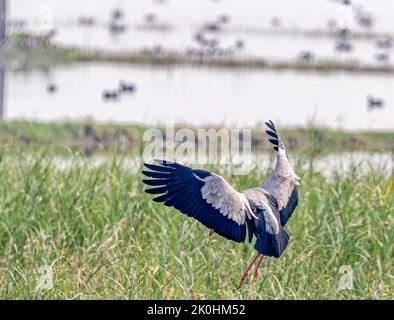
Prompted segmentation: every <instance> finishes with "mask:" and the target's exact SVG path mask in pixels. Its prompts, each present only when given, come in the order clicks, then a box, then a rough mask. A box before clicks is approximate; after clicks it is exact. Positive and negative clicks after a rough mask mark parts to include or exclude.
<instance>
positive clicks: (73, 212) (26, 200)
mask: <svg viewBox="0 0 394 320" xmlns="http://www.w3.org/2000/svg"><path fill="white" fill-rule="evenodd" d="M72 157H73V158H72V159H75V160H77V158H78V157H77V156H75V155H73V156H72ZM0 159H1V162H0V178H1V181H2V183H1V185H0V196H1V198H0V199H1V201H0V298H5V299H20V298H23V299H35V298H40V299H44V298H46V299H60V298H64V299H94V298H99V299H110V298H116V299H118V298H119V299H191V298H195V299H208V298H211V299H219V298H220V299H241V298H245V299H279V298H281V299H282V298H283V299H295V298H298V299H336V298H338V299H342V298H345V299H350V298H355V299H393V298H394V296H393V292H394V276H393V266H394V259H393V249H394V232H393V230H394V218H393V214H394V197H393V195H392V193H391V195H388V196H386V198H385V197H384V194H385V192H386V190H387V186H388V185H389V180H390V177H389V176H388V175H387V173H385V172H384V171H383V170H380V169H373V168H371V172H370V173H369V174H368V175H364V176H362V175H360V174H359V173H358V170H357V167H355V168H354V170H352V171H351V172H348V173H344V172H338V173H334V174H333V175H332V177H331V178H330V179H328V178H324V177H323V176H321V175H320V174H319V173H317V172H310V171H303V170H301V169H300V168H297V169H296V171H297V173H298V174H299V175H300V176H301V177H302V182H301V186H300V199H301V200H300V204H299V207H298V209H297V210H296V212H295V213H294V215H293V217H292V219H291V220H290V221H289V223H288V225H287V226H286V229H287V231H288V233H289V234H290V237H291V238H290V244H289V247H288V249H287V250H286V251H285V253H284V255H283V256H282V257H281V258H280V259H278V260H276V259H270V258H267V259H266V260H265V261H264V263H263V267H262V273H261V277H260V279H259V280H258V282H256V283H255V284H251V283H250V282H249V283H248V284H247V285H246V286H245V287H244V288H243V289H242V290H240V289H238V288H237V285H238V282H239V279H240V276H241V274H242V271H243V269H244V268H245V267H246V266H247V263H248V262H249V260H250V259H251V258H252V256H253V255H254V254H255V251H254V249H253V244H236V243H233V242H231V241H228V240H225V239H224V238H221V237H219V236H217V235H215V236H213V237H212V238H208V230H207V229H206V228H205V227H203V226H202V225H200V224H199V223H198V222H196V221H194V220H192V219H189V218H187V217H185V216H184V215H182V214H181V213H179V212H177V211H176V210H174V209H171V208H167V207H164V206H162V205H160V204H156V203H153V202H152V201H150V196H148V195H147V194H145V193H144V192H143V189H144V187H143V184H142V182H141V175H140V174H139V173H137V174H135V173H132V172H131V171H130V170H128V169H126V168H124V166H122V165H121V162H120V158H118V157H116V156H114V157H113V159H112V160H110V161H107V162H106V163H105V164H103V165H101V166H99V167H92V166H89V165H84V164H80V162H78V163H79V165H75V166H72V167H71V169H67V170H59V169H58V168H57V166H56V161H55V160H56V159H55V158H53V157H52V156H51V155H50V154H48V153H46V152H45V151H42V150H41V151H37V152H36V153H35V154H34V155H32V154H31V153H26V152H19V151H15V150H11V149H3V150H2V152H1V153H0ZM302 161H303V160H302V159H300V161H299V163H300V164H301V163H302ZM266 174H268V173H266V172H264V173H263V174H261V173H260V172H257V171H256V172H252V173H251V174H249V175H248V176H233V177H230V176H228V175H226V177H227V178H228V179H229V180H230V181H231V183H232V184H234V185H235V187H236V188H237V189H239V190H240V189H243V188H247V187H251V186H255V185H257V184H258V183H260V182H261V181H262V180H263V179H264V178H265V177H266ZM45 264H47V265H50V266H51V267H52V270H53V288H52V289H50V290H41V291H36V286H37V283H38V279H39V277H40V273H39V268H40V266H42V265H45ZM343 265H349V266H351V267H352V269H353V273H354V288H353V290H347V291H340V290H338V281H339V279H340V277H341V275H342V274H341V273H340V272H339V269H340V267H341V266H343Z"/></svg>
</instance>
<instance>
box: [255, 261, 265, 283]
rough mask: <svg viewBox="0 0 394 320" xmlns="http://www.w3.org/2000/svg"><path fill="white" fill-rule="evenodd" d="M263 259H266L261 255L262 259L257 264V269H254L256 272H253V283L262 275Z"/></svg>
mask: <svg viewBox="0 0 394 320" xmlns="http://www.w3.org/2000/svg"><path fill="white" fill-rule="evenodd" d="M263 259H264V256H261V257H260V261H259V263H258V264H257V267H256V269H254V274H253V281H252V283H255V282H256V281H257V278H258V277H259V276H260V267H261V264H262V263H263Z"/></svg>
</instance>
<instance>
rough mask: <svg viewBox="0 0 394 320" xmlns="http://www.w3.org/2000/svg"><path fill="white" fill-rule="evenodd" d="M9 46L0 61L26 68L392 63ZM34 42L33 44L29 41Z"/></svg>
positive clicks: (370, 67) (355, 68)
mask: <svg viewBox="0 0 394 320" xmlns="http://www.w3.org/2000/svg"><path fill="white" fill-rule="evenodd" d="M8 38H9V42H10V46H9V49H2V50H1V51H0V60H2V61H4V62H6V64H7V63H8V64H11V65H13V66H17V67H18V65H19V66H20V67H21V68H22V69H23V68H25V67H26V66H27V67H35V68H48V67H50V66H52V65H54V64H68V63H78V62H111V63H125V64H136V65H157V66H206V67H213V68H214V67H216V68H245V69H271V70H296V71H304V72H306V71H315V72H334V71H345V72H357V73H383V74H390V75H391V74H394V66H393V65H392V64H381V65H378V64H361V63H359V62H357V61H348V62H341V61H335V60H318V59H316V60H313V61H311V62H304V61H299V60H296V59H295V60H294V61H276V62H274V61H269V60H266V59H264V58H258V57H245V58H239V57H207V56H202V57H199V58H196V57H190V56H188V55H186V54H185V53H182V52H177V51H165V52H162V53H160V54H155V53H149V52H140V51H134V52H128V53H114V52H108V51H104V50H81V49H78V48H75V47H65V46H59V45H55V44H52V43H51V41H50V38H49V37H45V36H42V37H34V36H31V35H28V34H14V35H10V36H9V37H8ZM32 42H34V47H31V43H32Z"/></svg>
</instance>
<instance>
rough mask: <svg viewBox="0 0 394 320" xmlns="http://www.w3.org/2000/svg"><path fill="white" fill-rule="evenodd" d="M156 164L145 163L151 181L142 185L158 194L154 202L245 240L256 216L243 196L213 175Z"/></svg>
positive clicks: (233, 237) (224, 233) (160, 162)
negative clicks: (250, 221)
mask: <svg viewBox="0 0 394 320" xmlns="http://www.w3.org/2000/svg"><path fill="white" fill-rule="evenodd" d="M156 162H157V163H158V164H159V165H153V164H145V166H146V167H147V168H148V169H150V171H142V173H143V174H144V175H145V176H147V177H150V178H151V179H147V180H143V182H144V183H145V184H147V185H148V186H152V187H153V188H150V189H147V190H146V192H147V193H150V194H155V195H159V196H158V197H156V198H154V199H153V201H155V202H162V203H164V205H166V206H168V207H174V208H176V209H178V210H179V211H181V212H182V213H184V214H186V215H188V216H189V217H192V218H194V219H196V220H198V221H199V222H201V223H202V224H203V225H205V226H206V227H208V228H210V229H213V230H214V231H215V232H216V233H217V234H219V235H221V236H223V237H225V238H227V239H230V240H233V241H236V242H244V241H245V238H246V227H249V225H248V219H251V217H252V216H254V213H253V212H252V210H251V208H250V205H249V202H248V200H247V199H246V196H245V195H244V194H242V193H239V192H237V191H236V190H235V189H234V188H233V187H232V186H231V185H230V184H228V183H227V181H226V180H225V179H224V178H223V177H221V176H219V175H216V174H214V173H210V172H208V171H204V170H193V169H191V168H189V167H186V166H183V165H180V164H177V163H173V162H168V161H161V160H160V161H156ZM254 217H255V216H254ZM249 238H251V237H250V235H249Z"/></svg>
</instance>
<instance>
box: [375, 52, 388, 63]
mask: <svg viewBox="0 0 394 320" xmlns="http://www.w3.org/2000/svg"><path fill="white" fill-rule="evenodd" d="M374 59H375V60H376V61H378V62H388V61H389V60H390V55H389V54H388V53H386V52H379V53H376V54H375V55H374Z"/></svg>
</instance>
